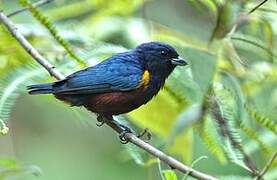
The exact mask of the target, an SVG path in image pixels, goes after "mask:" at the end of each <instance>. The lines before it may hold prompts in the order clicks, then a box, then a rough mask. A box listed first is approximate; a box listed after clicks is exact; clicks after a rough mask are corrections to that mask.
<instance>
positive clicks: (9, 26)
mask: <svg viewBox="0 0 277 180" xmlns="http://www.w3.org/2000/svg"><path fill="white" fill-rule="evenodd" d="M0 21H1V22H2V23H3V24H4V25H5V27H6V28H7V29H8V31H9V32H10V33H11V34H12V35H13V37H14V38H15V39H16V40H17V41H18V42H19V43H20V44H21V46H22V47H23V48H24V49H25V50H26V51H27V52H28V53H29V54H30V55H31V56H32V57H33V58H34V60H36V61H37V62H38V63H39V64H41V65H42V66H43V67H44V68H45V69H46V70H47V71H48V72H49V73H50V74H51V75H52V76H54V77H55V78H57V79H58V80H61V79H64V75H63V74H61V73H60V72H59V71H58V70H57V69H55V67H54V66H53V65H52V64H50V63H49V62H48V61H47V60H46V59H45V58H43V57H42V56H41V55H40V54H39V52H38V51H37V50H36V49H35V48H33V47H32V45H31V44H30V43H29V42H28V41H27V40H26V39H25V37H24V36H23V35H22V34H21V33H20V32H19V31H18V29H17V28H16V26H15V25H14V24H13V22H12V21H11V20H9V19H8V18H7V16H5V15H4V14H3V13H2V12H0ZM105 123H106V124H107V125H108V126H110V127H111V128H112V129H114V130H115V131H116V132H117V133H121V132H122V131H123V129H122V128H120V127H118V126H116V125H115V124H114V123H112V122H111V121H106V122H105ZM124 138H125V139H126V140H128V141H129V142H131V143H133V144H135V145H136V146H138V147H140V148H141V149H144V150H145V151H147V152H148V153H150V154H152V155H153V156H155V157H157V158H159V159H160V160H161V161H163V162H165V163H166V164H168V165H169V166H171V167H172V168H174V169H177V170H179V171H180V172H183V173H185V174H186V173H188V174H189V175H190V176H192V177H194V178H197V179H203V180H216V178H215V177H212V176H210V175H208V174H204V173H202V172H199V171H197V170H194V169H192V168H190V167H189V166H186V165H184V164H182V163H181V162H179V161H177V160H176V159H174V158H173V157H171V156H168V155H166V154H165V153H163V152H162V151H160V150H158V149H156V148H155V147H153V146H152V145H150V144H148V143H146V142H144V141H143V140H141V139H139V138H138V137H137V136H136V135H135V134H133V133H126V134H125V136H124Z"/></svg>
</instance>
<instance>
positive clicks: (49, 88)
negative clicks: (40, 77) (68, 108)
mask: <svg viewBox="0 0 277 180" xmlns="http://www.w3.org/2000/svg"><path fill="white" fill-rule="evenodd" d="M27 89H28V91H29V92H28V93H29V94H52V93H53V92H54V90H53V83H47V84H35V85H30V86H27Z"/></svg>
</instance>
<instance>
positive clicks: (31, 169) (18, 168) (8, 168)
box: [0, 158, 42, 180]
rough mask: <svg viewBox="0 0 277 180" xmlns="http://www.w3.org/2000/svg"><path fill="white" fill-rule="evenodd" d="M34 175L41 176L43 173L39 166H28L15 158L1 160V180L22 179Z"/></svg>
mask: <svg viewBox="0 0 277 180" xmlns="http://www.w3.org/2000/svg"><path fill="white" fill-rule="evenodd" d="M28 174H32V175H35V176H39V175H41V174H42V171H41V169H40V168H39V167H37V166H33V165H32V166H27V165H24V164H22V163H21V162H19V161H18V160H16V159H14V158H0V179H1V180H2V179H8V178H10V177H18V176H20V177H22V176H24V175H28Z"/></svg>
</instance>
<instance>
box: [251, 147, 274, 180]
mask: <svg viewBox="0 0 277 180" xmlns="http://www.w3.org/2000/svg"><path fill="white" fill-rule="evenodd" d="M276 158H277V151H276V152H275V153H274V154H273V156H272V157H271V158H270V159H269V161H268V162H267V164H266V165H265V167H264V169H263V170H262V171H261V172H260V173H259V174H258V175H257V177H256V178H255V180H259V179H262V177H263V176H264V175H265V173H266V172H267V171H268V170H269V169H270V167H271V165H272V164H273V162H274V160H275V159H276Z"/></svg>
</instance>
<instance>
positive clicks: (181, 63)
mask: <svg viewBox="0 0 277 180" xmlns="http://www.w3.org/2000/svg"><path fill="white" fill-rule="evenodd" d="M171 64H173V65H176V66H185V65H187V64H188V63H187V62H186V61H185V60H184V59H182V58H180V57H178V58H172V59H171Z"/></svg>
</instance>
